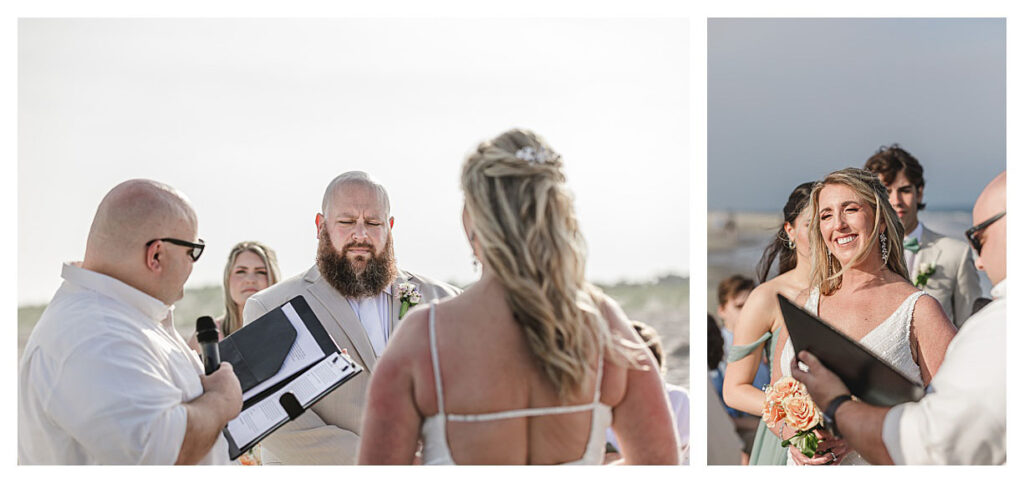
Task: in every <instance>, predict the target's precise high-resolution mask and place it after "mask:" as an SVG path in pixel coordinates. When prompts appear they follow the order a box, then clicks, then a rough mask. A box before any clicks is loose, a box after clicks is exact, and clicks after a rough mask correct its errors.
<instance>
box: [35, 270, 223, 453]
mask: <svg viewBox="0 0 1024 483" xmlns="http://www.w3.org/2000/svg"><path fill="white" fill-rule="evenodd" d="M61 277H63V278H64V283H63V284H62V285H61V287H60V289H58V290H57V293H56V294H55V295H54V296H53V300H51V301H50V304H49V306H48V307H47V308H46V311H44V312H43V315H42V317H41V318H40V319H39V322H38V323H37V324H36V326H35V328H34V329H32V335H31V336H30V337H29V340H28V344H27V345H26V346H25V353H24V355H23V357H22V360H21V365H20V367H19V370H18V460H19V463H21V464H163V465H169V464H173V463H174V462H175V461H176V460H177V459H178V452H179V451H180V449H181V444H182V441H184V439H185V427H186V423H187V418H188V415H187V411H186V409H185V406H184V403H186V402H188V401H191V400H192V399H195V398H196V397H198V396H200V395H201V394H202V393H203V387H202V383H201V382H200V379H199V374H200V373H201V372H202V371H203V367H202V364H201V363H200V361H199V357H198V356H197V355H196V354H195V352H193V351H191V350H190V349H189V348H188V346H187V345H186V344H185V341H184V340H183V339H182V338H181V335H180V334H178V332H177V330H175V329H174V325H173V323H172V316H171V310H172V308H173V307H170V306H167V305H165V304H164V303H163V302H161V301H159V300H157V299H155V298H153V297H151V296H149V295H147V294H145V293H143V292H141V291H139V290H138V289H135V288H133V287H131V286H129V285H127V284H125V283H123V282H121V281H119V280H116V279H114V278H112V277H108V276H106V275H103V274H100V273H96V272H93V271H90V270H86V269H83V268H80V267H79V266H76V265H72V264H64V268H63V270H62V272H61ZM228 462H229V458H228V449H227V442H226V441H225V439H224V436H223V435H220V436H218V437H217V441H216V442H215V443H214V446H213V448H212V449H211V450H210V452H209V453H208V454H207V455H206V456H204V457H203V459H202V460H201V461H200V464H227V463H228Z"/></svg>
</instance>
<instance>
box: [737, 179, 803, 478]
mask: <svg viewBox="0 0 1024 483" xmlns="http://www.w3.org/2000/svg"><path fill="white" fill-rule="evenodd" d="M812 187H813V183H803V184H801V185H800V186H797V187H796V188H795V189H794V190H793V192H792V193H790V195H789V200H788V201H787V202H786V206H785V208H784V209H783V218H784V219H785V221H784V222H783V224H782V226H781V227H779V231H778V233H776V236H775V240H773V241H772V243H771V244H769V245H768V247H767V248H765V250H764V254H763V255H762V256H761V261H760V262H759V263H758V266H757V275H758V281H759V282H761V284H760V285H758V286H757V287H755V288H754V290H753V291H752V292H751V293H750V296H749V297H747V302H746V304H745V305H744V306H743V311H742V312H741V313H740V318H739V322H737V324H736V332H735V335H734V338H733V346H732V347H731V348H730V349H729V354H728V361H729V365H728V368H727V369H726V372H725V382H724V384H723V387H722V396H723V397H724V399H725V403H726V404H728V405H729V406H731V407H733V408H735V409H738V410H740V411H743V412H746V413H750V414H755V415H760V414H761V407H762V405H763V404H764V391H763V388H759V387H754V386H753V381H754V376H755V375H756V374H757V367H758V365H759V364H760V362H761V356H762V353H764V354H766V356H767V358H768V360H769V361H770V362H771V365H772V380H773V381H774V380H776V379H778V377H779V368H778V367H777V366H778V357H777V356H776V354H777V352H778V351H777V350H776V349H777V347H776V346H777V344H778V342H779V340H780V337H779V336H780V333H781V332H783V331H784V330H785V329H784V324H783V321H782V313H781V312H780V310H779V304H778V301H776V299H775V295H776V294H782V296H784V297H786V298H789V299H795V298H796V296H797V294H799V293H800V292H801V291H803V290H805V289H806V288H807V286H808V283H809V280H810V271H811V270H810V268H811V267H810V250H809V245H808V239H807V233H808V229H809V227H810V221H811V219H810V216H811V213H810V209H809V207H808V203H807V201H808V199H809V195H810V193H811V188H812ZM776 257H778V259H779V275H778V276H777V277H775V278H773V279H771V280H768V281H765V280H767V279H768V275H769V273H770V272H771V268H772V264H773V263H774V261H775V258H776ZM781 426H782V425H777V426H776V427H775V430H776V431H779V430H780V427H781ZM780 443H781V440H780V439H779V436H778V435H777V434H775V433H773V432H772V430H769V429H768V427H767V426H765V424H764V422H763V421H762V422H760V423H759V424H758V426H757V433H756V434H755V436H754V446H753V449H752V450H751V454H750V464H752V465H785V464H786V448H783V447H782V446H781V444H780Z"/></svg>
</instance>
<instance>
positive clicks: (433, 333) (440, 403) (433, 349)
mask: <svg viewBox="0 0 1024 483" xmlns="http://www.w3.org/2000/svg"><path fill="white" fill-rule="evenodd" d="M436 309H437V300H432V301H430V361H431V362H432V363H433V364H434V390H435V391H437V412H438V414H440V415H441V416H444V392H443V391H442V390H441V364H440V363H439V362H438V360H437V329H435V328H434V326H435V323H434V312H435V311H436Z"/></svg>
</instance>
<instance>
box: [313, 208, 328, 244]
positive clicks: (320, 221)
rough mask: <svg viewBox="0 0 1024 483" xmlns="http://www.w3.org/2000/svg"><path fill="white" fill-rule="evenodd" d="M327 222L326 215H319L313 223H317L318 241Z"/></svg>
mask: <svg viewBox="0 0 1024 483" xmlns="http://www.w3.org/2000/svg"><path fill="white" fill-rule="evenodd" d="M325 221H327V218H326V217H324V215H321V214H320V213H317V214H316V218H315V219H314V220H313V222H314V223H316V238H317V239H318V240H319V239H320V230H322V229H323V226H324V222H325Z"/></svg>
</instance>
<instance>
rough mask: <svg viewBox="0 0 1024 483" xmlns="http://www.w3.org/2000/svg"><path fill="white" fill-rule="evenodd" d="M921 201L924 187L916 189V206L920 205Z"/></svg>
mask: <svg viewBox="0 0 1024 483" xmlns="http://www.w3.org/2000/svg"><path fill="white" fill-rule="evenodd" d="M922 199H924V185H921V186H918V187H917V204H921V200H922Z"/></svg>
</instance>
